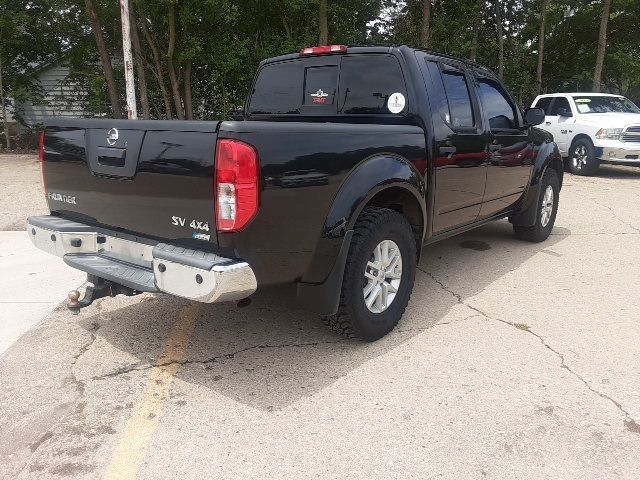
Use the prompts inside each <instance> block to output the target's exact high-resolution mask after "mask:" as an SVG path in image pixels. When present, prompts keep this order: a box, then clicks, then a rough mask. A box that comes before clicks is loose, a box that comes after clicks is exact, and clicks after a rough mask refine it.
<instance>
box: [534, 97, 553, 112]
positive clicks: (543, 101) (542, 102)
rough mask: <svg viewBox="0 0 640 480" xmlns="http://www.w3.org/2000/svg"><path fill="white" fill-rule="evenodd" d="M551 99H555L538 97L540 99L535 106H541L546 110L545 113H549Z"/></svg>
mask: <svg viewBox="0 0 640 480" xmlns="http://www.w3.org/2000/svg"><path fill="white" fill-rule="evenodd" d="M551 100H553V97H543V98H540V99H538V101H537V102H536V104H535V105H534V106H533V107H534V108H541V109H542V110H544V114H545V115H549V107H550V106H551Z"/></svg>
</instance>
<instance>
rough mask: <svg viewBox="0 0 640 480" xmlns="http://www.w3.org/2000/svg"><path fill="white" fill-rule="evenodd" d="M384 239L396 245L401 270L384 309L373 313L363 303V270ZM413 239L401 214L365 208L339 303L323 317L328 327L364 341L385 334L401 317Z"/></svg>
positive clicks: (411, 275)
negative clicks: (393, 295)
mask: <svg viewBox="0 0 640 480" xmlns="http://www.w3.org/2000/svg"><path fill="white" fill-rule="evenodd" d="M385 240H390V241H392V242H394V243H395V244H396V246H397V247H398V250H399V251H400V255H401V259H402V273H401V274H400V273H399V272H398V275H399V276H400V284H399V286H398V289H397V292H396V294H395V298H393V299H392V300H391V301H390V302H389V304H388V307H387V308H386V310H384V311H381V312H379V313H373V312H372V311H370V309H369V307H367V305H366V304H365V297H364V291H363V289H364V288H365V286H366V284H367V280H366V279H365V276H364V274H365V269H366V268H367V265H368V262H369V261H370V260H371V259H372V255H373V252H374V249H375V248H376V246H377V245H379V244H380V243H381V242H383V241H385ZM416 261H417V260H416V239H415V237H414V234H413V231H412V229H411V225H409V222H408V221H407V219H406V218H405V217H403V216H402V215H400V214H399V213H398V212H396V211H394V210H390V209H388V208H373V207H367V208H365V209H364V210H363V211H362V213H361V214H360V217H359V218H358V220H357V222H356V225H355V228H354V232H353V238H352V239H351V246H350V247H349V255H348V257H347V263H346V266H345V271H344V277H343V282H342V291H341V294H340V305H339V307H338V312H337V313H336V314H335V315H330V316H327V317H324V321H325V323H326V324H327V326H328V327H329V328H331V330H333V331H335V332H337V333H340V334H343V335H346V336H348V337H351V338H357V339H361V340H366V341H374V340H377V339H379V338H381V337H383V336H385V335H386V334H387V333H389V332H390V331H391V330H393V329H394V327H395V326H396V325H397V324H398V321H399V320H400V318H401V317H402V315H403V313H404V311H405V309H406V308H407V304H408V303H409V298H410V297H411V291H412V290H413V283H414V280H415V275H416Z"/></svg>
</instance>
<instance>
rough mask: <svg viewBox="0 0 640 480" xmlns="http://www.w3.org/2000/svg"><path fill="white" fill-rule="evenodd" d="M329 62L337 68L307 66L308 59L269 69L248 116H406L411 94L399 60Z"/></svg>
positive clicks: (373, 58) (373, 57)
mask: <svg viewBox="0 0 640 480" xmlns="http://www.w3.org/2000/svg"><path fill="white" fill-rule="evenodd" d="M326 59H327V63H329V62H330V61H333V64H328V65H327V64H325V65H313V64H311V65H309V64H307V63H308V62H306V61H305V60H293V61H288V62H282V63H274V64H268V65H265V66H264V67H263V68H262V69H261V70H260V72H259V74H258V78H257V80H256V83H255V85H254V89H253V92H252V95H251V98H250V100H249V108H248V113H249V114H250V115H336V113H337V114H345V115H379V114H402V113H404V112H406V110H407V105H406V98H407V92H406V87H405V83H404V78H403V76H402V70H401V69H400V64H399V63H398V61H397V60H396V58H395V57H393V56H391V55H377V54H366V55H357V56H356V55H354V56H341V57H333V58H331V59H330V57H327V58H326ZM309 61H313V60H312V59H311V60H309ZM338 82H339V83H338Z"/></svg>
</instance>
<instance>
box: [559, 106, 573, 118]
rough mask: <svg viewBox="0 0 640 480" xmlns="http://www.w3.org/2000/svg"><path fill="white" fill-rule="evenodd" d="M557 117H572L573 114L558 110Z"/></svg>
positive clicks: (569, 111) (562, 109) (563, 109)
mask: <svg viewBox="0 0 640 480" xmlns="http://www.w3.org/2000/svg"><path fill="white" fill-rule="evenodd" d="M558 116H559V117H573V113H571V110H567V109H566V108H559V109H558Z"/></svg>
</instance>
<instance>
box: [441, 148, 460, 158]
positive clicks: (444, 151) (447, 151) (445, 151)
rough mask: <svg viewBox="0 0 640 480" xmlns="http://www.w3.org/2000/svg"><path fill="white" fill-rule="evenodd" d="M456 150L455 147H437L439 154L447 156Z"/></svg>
mask: <svg viewBox="0 0 640 480" xmlns="http://www.w3.org/2000/svg"><path fill="white" fill-rule="evenodd" d="M457 150H458V149H457V148H456V147H440V148H439V152H440V155H447V156H449V157H451V156H452V155H453V154H455V153H456V151H457Z"/></svg>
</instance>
